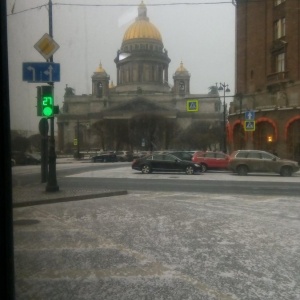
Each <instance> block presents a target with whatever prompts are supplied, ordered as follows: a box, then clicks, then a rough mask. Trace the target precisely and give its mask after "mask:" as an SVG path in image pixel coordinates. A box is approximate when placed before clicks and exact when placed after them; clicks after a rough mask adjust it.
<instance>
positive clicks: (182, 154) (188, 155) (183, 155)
mask: <svg viewBox="0 0 300 300" xmlns="http://www.w3.org/2000/svg"><path fill="white" fill-rule="evenodd" d="M165 153H170V154H172V155H174V156H176V157H178V158H180V159H183V160H189V161H191V160H192V158H193V153H194V152H193V151H166V152H165Z"/></svg>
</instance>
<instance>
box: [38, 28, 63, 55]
mask: <svg viewBox="0 0 300 300" xmlns="http://www.w3.org/2000/svg"><path fill="white" fill-rule="evenodd" d="M34 48H35V49H36V50H37V51H38V52H40V53H41V54H42V56H43V57H44V58H45V59H49V58H50V57H51V56H52V55H53V54H54V53H55V52H56V50H57V49H58V48H59V45H58V44H57V43H56V42H55V41H54V40H53V38H52V37H51V36H50V35H49V34H48V33H45V34H44V35H43V36H42V38H41V39H40V40H39V41H38V42H37V43H36V44H35V45H34Z"/></svg>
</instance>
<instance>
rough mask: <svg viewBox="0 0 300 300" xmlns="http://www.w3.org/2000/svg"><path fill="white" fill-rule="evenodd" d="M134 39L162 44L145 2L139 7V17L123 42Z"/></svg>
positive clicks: (130, 27) (126, 33)
mask: <svg viewBox="0 0 300 300" xmlns="http://www.w3.org/2000/svg"><path fill="white" fill-rule="evenodd" d="M132 39H154V40H158V41H160V42H162V38H161V35H160V32H159V30H158V29H157V28H156V27H155V26H154V25H153V24H152V23H151V22H150V21H149V18H148V17H147V7H146V5H145V4H144V3H143V1H142V3H141V4H140V5H139V7H138V17H137V18H136V20H135V22H134V23H133V24H132V25H130V26H129V28H128V29H127V30H126V32H125V34H124V37H123V42H124V41H128V40H132Z"/></svg>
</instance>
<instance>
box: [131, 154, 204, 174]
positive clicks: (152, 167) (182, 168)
mask: <svg viewBox="0 0 300 300" xmlns="http://www.w3.org/2000/svg"><path fill="white" fill-rule="evenodd" d="M131 167H132V169H134V170H138V171H142V173H143V174H149V173H152V172H185V173H186V174H188V175H193V174H194V173H196V172H201V171H202V166H201V165H199V164H197V163H193V162H191V161H187V160H181V159H179V158H178V157H176V156H174V155H172V154H153V155H148V156H144V157H141V158H138V159H135V160H134V161H133V162H132V166H131Z"/></svg>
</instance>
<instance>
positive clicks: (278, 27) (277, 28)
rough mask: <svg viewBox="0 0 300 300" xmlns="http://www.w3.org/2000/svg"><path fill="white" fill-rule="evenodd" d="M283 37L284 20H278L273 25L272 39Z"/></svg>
mask: <svg viewBox="0 0 300 300" xmlns="http://www.w3.org/2000/svg"><path fill="white" fill-rule="evenodd" d="M283 36H285V18H282V19H279V20H277V21H276V22H275V23H274V39H275V40H277V39H280V38H281V37H283Z"/></svg>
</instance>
